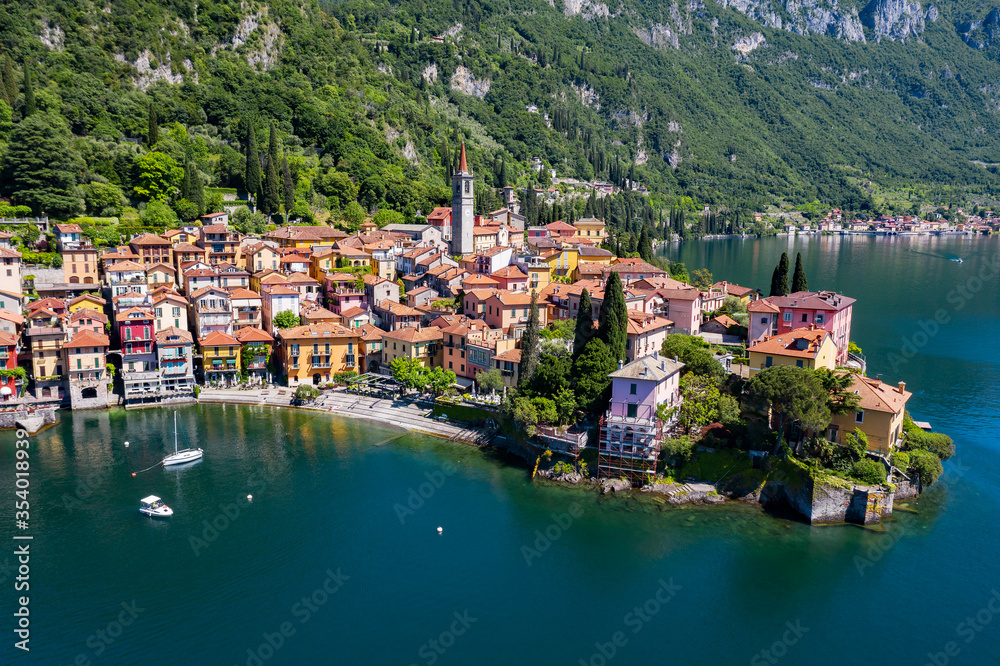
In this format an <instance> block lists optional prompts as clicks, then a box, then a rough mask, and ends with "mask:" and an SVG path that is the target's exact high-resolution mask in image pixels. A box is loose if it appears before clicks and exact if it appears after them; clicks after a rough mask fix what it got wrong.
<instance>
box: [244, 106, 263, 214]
mask: <svg viewBox="0 0 1000 666" xmlns="http://www.w3.org/2000/svg"><path fill="white" fill-rule="evenodd" d="M243 184H244V185H245V186H246V188H247V196H250V197H256V196H257V193H258V192H259V191H260V151H258V149H257V135H256V134H255V133H254V128H253V122H251V121H247V164H246V171H245V172H244V175H243Z"/></svg>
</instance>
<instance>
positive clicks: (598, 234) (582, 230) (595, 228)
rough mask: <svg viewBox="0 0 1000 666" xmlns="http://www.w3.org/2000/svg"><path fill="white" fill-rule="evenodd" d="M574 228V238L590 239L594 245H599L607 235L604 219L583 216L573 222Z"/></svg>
mask: <svg viewBox="0 0 1000 666" xmlns="http://www.w3.org/2000/svg"><path fill="white" fill-rule="evenodd" d="M573 226H574V227H575V228H576V238H582V239H585V240H588V241H592V242H593V243H594V245H600V244H601V243H603V242H604V239H605V238H607V237H608V232H607V231H606V228H605V225H604V220H598V219H597V218H595V217H585V218H583V219H582V220H577V221H576V222H574V223H573Z"/></svg>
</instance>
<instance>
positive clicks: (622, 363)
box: [618, 359, 625, 370]
mask: <svg viewBox="0 0 1000 666" xmlns="http://www.w3.org/2000/svg"><path fill="white" fill-rule="evenodd" d="M623 365H625V361H623V360H621V359H618V369H619V370H621V369H622V366H623Z"/></svg>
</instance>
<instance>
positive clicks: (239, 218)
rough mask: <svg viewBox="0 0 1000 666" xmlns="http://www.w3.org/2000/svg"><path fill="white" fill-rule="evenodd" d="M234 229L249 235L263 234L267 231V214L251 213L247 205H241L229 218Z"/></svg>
mask: <svg viewBox="0 0 1000 666" xmlns="http://www.w3.org/2000/svg"><path fill="white" fill-rule="evenodd" d="M229 223H230V224H231V225H232V227H233V229H235V230H236V231H238V232H240V233H241V234H245V235H247V236H262V235H264V234H265V233H266V232H267V216H265V215H264V214H263V213H259V212H258V213H251V212H250V209H249V208H247V207H246V206H240V207H239V208H237V209H236V210H234V211H233V214H232V215H231V216H230V218H229Z"/></svg>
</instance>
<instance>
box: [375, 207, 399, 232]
mask: <svg viewBox="0 0 1000 666" xmlns="http://www.w3.org/2000/svg"><path fill="white" fill-rule="evenodd" d="M405 221H406V218H404V217H403V214H402V213H400V212H398V211H395V210H389V209H388V208H383V209H382V210H380V211H378V212H377V213H375V214H374V215H372V222H374V223H375V224H376V225H378V227H379V228H380V229H381V228H382V227H384V226H385V225H387V224H402V223H403V222H405Z"/></svg>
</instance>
